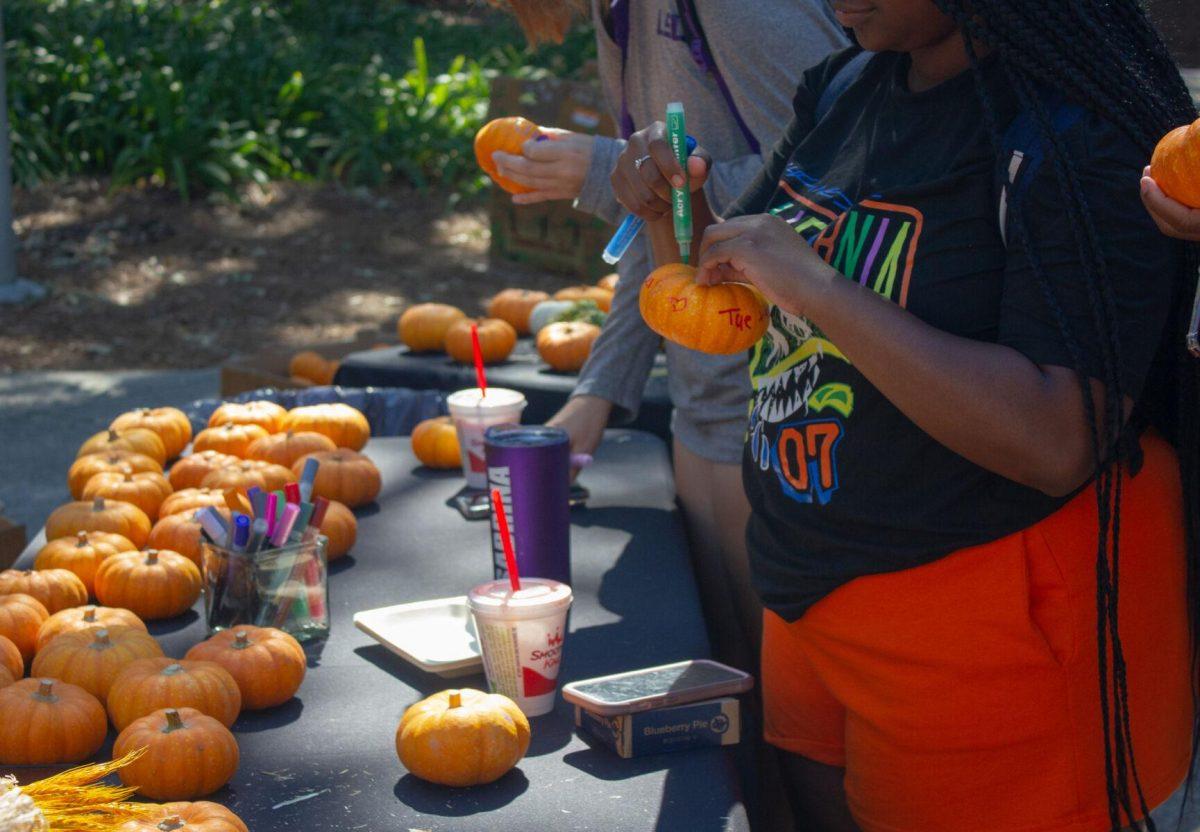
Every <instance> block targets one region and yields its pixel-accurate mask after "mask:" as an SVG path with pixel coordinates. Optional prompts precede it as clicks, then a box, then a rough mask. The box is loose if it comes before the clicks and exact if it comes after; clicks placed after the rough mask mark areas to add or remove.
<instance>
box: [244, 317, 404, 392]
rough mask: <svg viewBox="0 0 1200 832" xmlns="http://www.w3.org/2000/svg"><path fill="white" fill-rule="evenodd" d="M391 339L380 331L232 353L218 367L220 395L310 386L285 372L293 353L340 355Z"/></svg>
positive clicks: (331, 356) (324, 355)
mask: <svg viewBox="0 0 1200 832" xmlns="http://www.w3.org/2000/svg"><path fill="white" fill-rule="evenodd" d="M394 340H395V339H394V338H389V337H388V336H387V335H385V334H384V333H383V332H378V333H369V334H366V335H359V337H358V338H356V339H355V340H353V341H334V342H329V343H324V344H311V345H308V346H303V347H278V348H274V349H269V350H263V351H262V352H258V353H254V354H253V355H239V356H234V357H233V358H231V359H229V361H228V362H226V363H225V364H223V365H222V366H221V396H223V397H224V396H235V395H237V394H238V393H247V392H249V391H251V390H259V389H261V388H263V387H274V388H275V389H277V390H292V389H295V388H298V387H310V386H312V385H309V384H305V383H303V382H301V381H297V380H296V379H293V378H292V377H291V376H290V375H289V374H288V364H289V363H290V362H291V360H292V356H293V355H295V354H296V353H298V352H301V351H303V350H312V351H313V352H315V353H318V354H319V355H321V356H323V357H325V358H342V357H344V356H347V355H349V354H350V353H352V352H360V351H362V350H369V349H371V348H372V347H374V346H375V345H376V344H382V343H388V345H389V346H391V343H390V342H391V341H394Z"/></svg>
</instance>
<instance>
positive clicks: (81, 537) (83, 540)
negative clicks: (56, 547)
mask: <svg viewBox="0 0 1200 832" xmlns="http://www.w3.org/2000/svg"><path fill="white" fill-rule="evenodd" d="M75 540H76V541H77V542H76V543H75V545H76V546H79V547H81V548H82V547H84V546H86V545H88V536H87V532H85V531H79V532H77V533H76V534H75Z"/></svg>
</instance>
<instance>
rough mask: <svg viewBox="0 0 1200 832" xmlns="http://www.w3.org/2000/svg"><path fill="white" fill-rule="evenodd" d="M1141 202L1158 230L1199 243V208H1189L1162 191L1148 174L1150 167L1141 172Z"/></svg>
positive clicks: (1169, 235) (1170, 235)
mask: <svg viewBox="0 0 1200 832" xmlns="http://www.w3.org/2000/svg"><path fill="white" fill-rule="evenodd" d="M1142 203H1143V204H1144V205H1145V206H1146V210H1147V211H1149V212H1150V216H1151V217H1152V218H1153V219H1154V224H1155V225H1157V226H1158V230H1159V231H1161V232H1162V233H1164V234H1166V235H1167V236H1168V237H1175V238H1176V239H1180V240H1188V241H1191V242H1193V243H1200V208H1189V207H1187V206H1186V205H1184V204H1182V203H1180V202H1176V201H1175V200H1173V199H1171V198H1170V197H1169V196H1167V195H1166V194H1164V193H1163V191H1162V188H1160V187H1159V186H1158V183H1157V182H1155V181H1154V179H1153V178H1151V176H1150V168H1146V169H1145V171H1143V172H1142Z"/></svg>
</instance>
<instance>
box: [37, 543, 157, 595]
mask: <svg viewBox="0 0 1200 832" xmlns="http://www.w3.org/2000/svg"><path fill="white" fill-rule="evenodd" d="M136 549H137V547H136V546H134V545H133V541H131V540H130V539H129V538H127V537H122V536H121V535H119V534H111V533H109V532H83V531H81V532H77V533H76V534H75V536H74V537H59V538H56V539H54V540H51V541H50V542H49V543H47V544H46V545H45V546H43V547H42V548H41V549H39V550H38V553H37V557H35V558H34V559H33V568H34V569H66V570H68V571H71V572H74V573H75V574H76V575H77V576H78V577H79V580H81V581H83V585H84V587H86V588H87V593H88V595H89V596H90V595H95V584H94V579H95V577H96V570H97V569H98V568H100V563H101V561H103V560H104V559H105V558H106V557H108V556H109V555H115V554H116V553H117V552H129V551H135V550H136Z"/></svg>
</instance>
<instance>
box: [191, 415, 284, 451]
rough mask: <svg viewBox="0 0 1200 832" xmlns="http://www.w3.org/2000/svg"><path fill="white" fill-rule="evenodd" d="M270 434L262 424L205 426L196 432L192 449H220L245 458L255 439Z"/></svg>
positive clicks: (230, 423)
mask: <svg viewBox="0 0 1200 832" xmlns="http://www.w3.org/2000/svg"><path fill="white" fill-rule="evenodd" d="M269 435H270V432H269V431H268V430H267V429H266V428H264V427H263V426H262V425H239V424H236V423H234V422H226V423H225V424H223V425H221V426H220V427H216V428H205V429H204V430H202V431H200V432H199V433H198V434H196V439H195V441H193V442H192V450H194V451H220V452H221V453H223V454H229V455H230V456H236V457H237V458H238V459H244V458H245V457H246V449H247V448H249V447H250V445H251V443H252V442H254V440H256V439H261V438H263V437H264V436H269Z"/></svg>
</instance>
